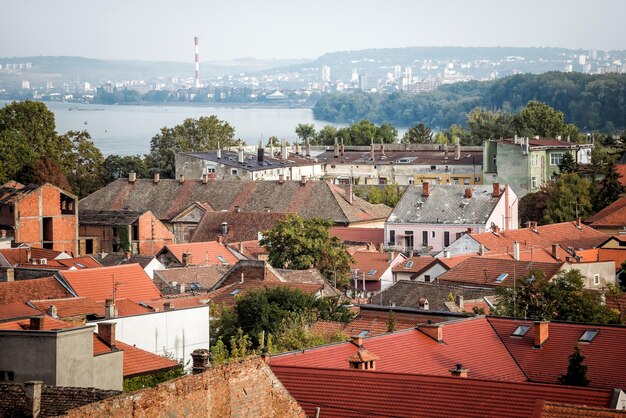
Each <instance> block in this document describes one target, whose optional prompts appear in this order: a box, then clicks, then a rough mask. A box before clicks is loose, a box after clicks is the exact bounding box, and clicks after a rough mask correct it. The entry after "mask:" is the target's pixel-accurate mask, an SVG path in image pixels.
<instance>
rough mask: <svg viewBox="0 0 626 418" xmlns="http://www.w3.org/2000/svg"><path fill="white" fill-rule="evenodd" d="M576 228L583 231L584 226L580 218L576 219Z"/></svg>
mask: <svg viewBox="0 0 626 418" xmlns="http://www.w3.org/2000/svg"><path fill="white" fill-rule="evenodd" d="M576 228H578V229H582V224H581V222H580V216H579V217H577V218H576Z"/></svg>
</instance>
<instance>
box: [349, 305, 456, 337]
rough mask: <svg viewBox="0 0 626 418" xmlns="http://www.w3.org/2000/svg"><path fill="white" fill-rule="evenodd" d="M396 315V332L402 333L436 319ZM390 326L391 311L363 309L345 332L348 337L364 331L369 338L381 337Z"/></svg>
mask: <svg viewBox="0 0 626 418" xmlns="http://www.w3.org/2000/svg"><path fill="white" fill-rule="evenodd" d="M394 314H395V321H396V325H395V327H394V328H395V329H394V331H400V330H403V329H409V328H415V327H416V326H417V325H418V324H425V323H427V322H428V321H431V320H433V319H435V318H433V317H432V316H430V317H428V318H426V317H424V316H421V315H419V314H416V315H412V314H407V313H399V312H394ZM444 320H445V319H443V318H439V320H435V321H434V322H442V321H444ZM388 324H389V311H386V312H385V311H372V310H369V309H361V310H360V312H359V314H358V315H357V316H356V318H354V319H353V320H352V321H350V323H348V325H346V326H345V328H344V332H345V333H346V334H347V335H348V336H353V335H358V334H359V333H361V332H363V331H368V334H367V336H368V337H373V336H375V335H381V334H385V333H387V329H388Z"/></svg>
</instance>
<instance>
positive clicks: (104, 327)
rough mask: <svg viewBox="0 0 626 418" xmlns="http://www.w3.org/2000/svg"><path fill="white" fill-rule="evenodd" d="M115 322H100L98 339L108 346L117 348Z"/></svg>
mask: <svg viewBox="0 0 626 418" xmlns="http://www.w3.org/2000/svg"><path fill="white" fill-rule="evenodd" d="M115 325H116V324H115V322H98V337H99V338H100V339H101V340H102V341H104V343H105V344H106V345H108V346H109V347H111V348H115V343H116V339H115Z"/></svg>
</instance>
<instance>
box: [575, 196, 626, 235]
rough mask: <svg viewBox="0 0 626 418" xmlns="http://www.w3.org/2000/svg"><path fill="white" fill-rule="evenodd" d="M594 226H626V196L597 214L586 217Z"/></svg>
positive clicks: (586, 221)
mask: <svg viewBox="0 0 626 418" xmlns="http://www.w3.org/2000/svg"><path fill="white" fill-rule="evenodd" d="M585 223H586V224H589V225H590V226H592V227H594V228H598V227H615V228H622V227H624V226H626V197H620V198H619V199H617V200H616V201H615V202H613V203H611V204H610V205H609V206H607V207H605V208H604V209H602V210H601V211H600V212H598V213H596V214H595V215H593V216H591V217H589V218H587V219H585Z"/></svg>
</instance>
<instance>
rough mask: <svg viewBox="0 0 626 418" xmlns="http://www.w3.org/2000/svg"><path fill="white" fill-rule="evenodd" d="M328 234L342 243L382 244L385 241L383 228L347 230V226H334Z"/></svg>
mask: <svg viewBox="0 0 626 418" xmlns="http://www.w3.org/2000/svg"><path fill="white" fill-rule="evenodd" d="M330 234H331V235H333V236H335V237H338V238H339V239H340V240H341V241H342V242H358V243H360V242H364V243H367V244H383V243H384V241H385V230H384V228H349V227H347V226H335V227H333V228H330Z"/></svg>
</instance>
